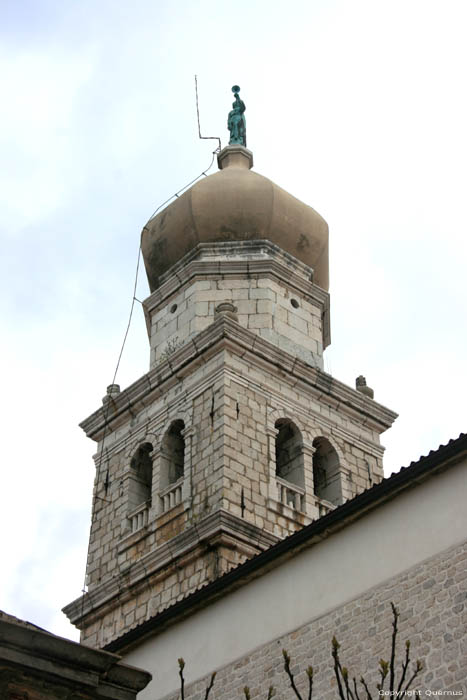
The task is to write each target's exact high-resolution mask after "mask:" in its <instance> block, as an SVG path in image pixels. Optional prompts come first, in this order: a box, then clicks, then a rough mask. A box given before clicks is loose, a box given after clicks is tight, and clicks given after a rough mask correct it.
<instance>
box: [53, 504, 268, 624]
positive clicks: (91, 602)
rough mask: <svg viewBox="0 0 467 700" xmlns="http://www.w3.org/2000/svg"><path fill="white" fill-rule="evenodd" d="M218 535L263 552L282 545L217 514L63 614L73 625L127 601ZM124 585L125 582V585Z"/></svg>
mask: <svg viewBox="0 0 467 700" xmlns="http://www.w3.org/2000/svg"><path fill="white" fill-rule="evenodd" d="M219 535H228V536H230V537H232V538H233V539H234V540H235V541H236V542H238V543H241V542H243V543H244V544H245V545H247V546H248V547H254V549H256V550H258V551H264V550H265V549H268V548H269V547H271V546H272V545H274V544H276V542H278V541H279V538H278V537H277V536H276V535H273V534H272V533H269V532H266V531H265V530H262V529H261V528H259V527H257V526H256V525H254V524H252V523H249V522H248V521H246V520H242V519H241V518H238V517H237V516H235V515H233V514H232V513H229V512H228V511H225V510H218V511H216V512H215V513H212V514H210V515H208V516H206V517H205V518H203V519H202V520H200V521H199V522H195V523H192V524H191V525H190V526H189V527H188V528H187V529H186V530H185V531H184V532H181V533H180V534H179V535H176V536H175V537H173V538H172V539H171V540H170V541H169V542H165V543H164V544H162V545H160V546H159V547H157V548H156V549H154V550H153V551H152V552H149V553H148V554H146V555H145V556H144V557H142V558H141V559H139V560H138V561H137V562H135V563H134V564H131V565H130V566H128V567H126V568H123V567H121V568H120V570H119V577H114V578H111V579H110V580H109V581H106V582H105V583H102V584H101V585H99V586H96V587H95V588H93V590H92V591H90V592H89V593H86V594H85V595H84V596H80V597H79V598H77V599H76V600H74V601H73V602H72V603H69V604H68V605H67V606H66V607H64V608H63V612H64V613H65V615H66V616H67V617H68V618H69V619H70V621H71V622H72V623H73V624H77V623H79V622H80V620H81V619H83V618H85V617H86V616H87V615H89V614H90V613H92V612H93V611H95V610H96V609H97V608H100V607H101V606H105V605H107V604H108V603H111V602H114V600H115V598H116V597H120V598H125V597H126V596H128V595H131V594H130V593H129V591H130V589H132V588H133V587H134V586H137V585H138V584H139V583H142V584H144V585H147V579H148V577H150V576H153V575H157V573H158V572H160V571H161V570H163V569H166V568H167V567H168V566H170V564H171V563H174V564H175V562H176V561H177V560H180V558H182V557H184V556H187V555H189V554H190V552H192V551H193V550H194V549H196V547H198V546H200V545H201V546H203V545H205V546H209V543H210V542H211V541H212V540H213V539H214V538H215V537H218V536H219ZM121 581H124V583H123V584H122V582H121Z"/></svg>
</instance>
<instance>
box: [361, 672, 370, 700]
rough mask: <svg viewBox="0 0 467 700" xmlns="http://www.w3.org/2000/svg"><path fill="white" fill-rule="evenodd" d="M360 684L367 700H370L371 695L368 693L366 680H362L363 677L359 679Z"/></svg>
mask: <svg viewBox="0 0 467 700" xmlns="http://www.w3.org/2000/svg"><path fill="white" fill-rule="evenodd" d="M360 683H361V684H362V685H363V687H364V688H365V692H366V697H367V700H372V698H371V693H370V691H369V690H368V686H367V684H366V680H365V679H364V678H363V676H362V677H361V678H360Z"/></svg>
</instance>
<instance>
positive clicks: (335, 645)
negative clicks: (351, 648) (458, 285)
mask: <svg viewBox="0 0 467 700" xmlns="http://www.w3.org/2000/svg"><path fill="white" fill-rule="evenodd" d="M331 643H332V658H333V659H334V674H335V676H336V680H337V688H338V690H339V697H340V698H341V700H346V697H345V695H344V689H343V687H342V682H341V671H342V669H341V662H340V661H339V647H340V644H339V642H338V641H337V639H336V638H335V637H333V638H332V642H331Z"/></svg>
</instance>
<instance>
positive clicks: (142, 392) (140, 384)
mask: <svg viewBox="0 0 467 700" xmlns="http://www.w3.org/2000/svg"><path fill="white" fill-rule="evenodd" d="M222 347H224V348H228V349H229V350H230V351H231V352H233V353H235V354H239V355H240V356H241V357H244V356H245V354H247V353H248V361H249V362H251V363H252V364H259V365H260V366H261V367H264V363H266V365H268V366H271V365H273V366H275V367H277V368H279V370H280V373H281V376H282V377H283V378H285V379H288V380H289V381H292V383H293V385H295V384H297V383H301V384H304V385H306V387H307V389H308V390H309V391H310V392H311V393H312V394H314V396H315V398H316V399H319V400H321V401H324V402H325V403H327V404H329V405H330V406H332V407H334V408H335V407H337V406H339V408H340V409H341V410H342V411H343V412H344V413H347V414H348V415H350V416H351V417H353V416H355V413H358V414H360V415H362V414H363V415H365V416H366V418H367V423H368V424H369V425H371V427H372V428H374V429H375V430H377V431H378V432H384V430H387V429H388V428H389V427H390V426H391V425H392V423H393V422H394V420H395V419H396V418H397V413H395V412H394V411H391V410H390V409H388V408H386V407H385V406H383V405H382V404H379V403H377V402H376V401H374V400H373V399H370V398H368V397H367V396H365V395H364V394H361V393H360V392H358V391H356V390H355V389H352V388H351V387H349V386H347V385H346V384H344V383H343V382H340V381H339V380H337V379H335V378H334V377H332V376H331V375H329V374H326V372H322V371H321V370H319V369H317V368H315V367H312V366H311V365H308V364H306V363H305V362H303V361H302V360H300V359H298V358H297V357H294V356H293V355H291V354H289V353H288V352H286V351H285V350H281V349H280V348H278V347H276V346H275V345H274V344H273V343H271V342H269V341H268V340H265V339H264V338H262V337H261V336H259V335H256V334H255V333H252V331H250V330H248V329H246V328H243V326H240V325H239V324H238V323H237V322H236V321H234V320H233V319H230V318H228V317H227V316H219V317H218V318H217V319H216V320H215V321H214V322H213V323H212V324H211V325H210V326H208V327H207V328H205V329H204V330H203V331H201V332H200V333H198V335H196V336H195V337H194V338H192V339H191V340H188V341H187V342H186V343H185V344H184V345H183V346H182V347H181V348H179V349H178V350H176V351H175V352H174V353H173V355H171V356H170V358H168V359H167V360H165V361H164V362H163V363H161V364H160V365H158V366H157V367H155V368H154V369H152V370H150V371H149V372H148V373H147V374H145V375H143V376H142V377H141V378H140V379H138V380H137V381H136V382H134V383H133V384H131V385H130V386H129V387H128V388H127V389H125V390H124V391H122V392H121V393H120V394H118V395H117V396H116V397H112V398H110V399H109V401H108V403H107V404H105V405H104V406H103V407H102V408H99V409H98V410H97V411H95V412H94V413H93V414H91V415H90V416H89V417H88V418H86V419H85V420H84V421H82V423H80V426H81V427H82V428H83V430H84V431H85V432H86V435H87V436H88V437H91V438H93V439H94V440H100V439H101V438H102V435H103V432H104V428H105V426H107V431H108V432H109V431H110V432H111V431H112V430H114V429H115V428H117V427H118V426H119V425H120V424H121V423H122V422H124V421H125V420H126V418H127V415H128V414H129V413H130V414H133V415H134V413H135V412H138V411H139V410H141V409H142V408H144V407H145V406H146V405H148V404H150V403H151V402H152V401H154V399H155V398H157V397H158V396H162V395H163V394H164V393H165V392H166V391H167V390H168V389H169V388H170V386H173V385H174V384H176V383H177V382H179V381H181V380H182V379H183V378H184V376H186V375H187V374H188V373H190V372H192V371H193V369H194V367H196V366H197V365H200V364H204V363H205V362H207V361H208V359H209V358H210V357H212V355H213V354H215V353H217V352H219V351H220V350H221V349H222Z"/></svg>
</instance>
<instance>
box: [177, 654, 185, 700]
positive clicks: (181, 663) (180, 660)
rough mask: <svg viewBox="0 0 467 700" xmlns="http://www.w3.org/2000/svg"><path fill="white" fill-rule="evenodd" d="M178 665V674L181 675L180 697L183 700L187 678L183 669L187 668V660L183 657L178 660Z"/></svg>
mask: <svg viewBox="0 0 467 700" xmlns="http://www.w3.org/2000/svg"><path fill="white" fill-rule="evenodd" d="M178 666H179V669H180V670H179V672H178V675H179V676H180V698H181V700H185V679H184V677H183V669H184V668H185V662H184V660H183V659H182V658H180V659H179V660H178Z"/></svg>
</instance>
